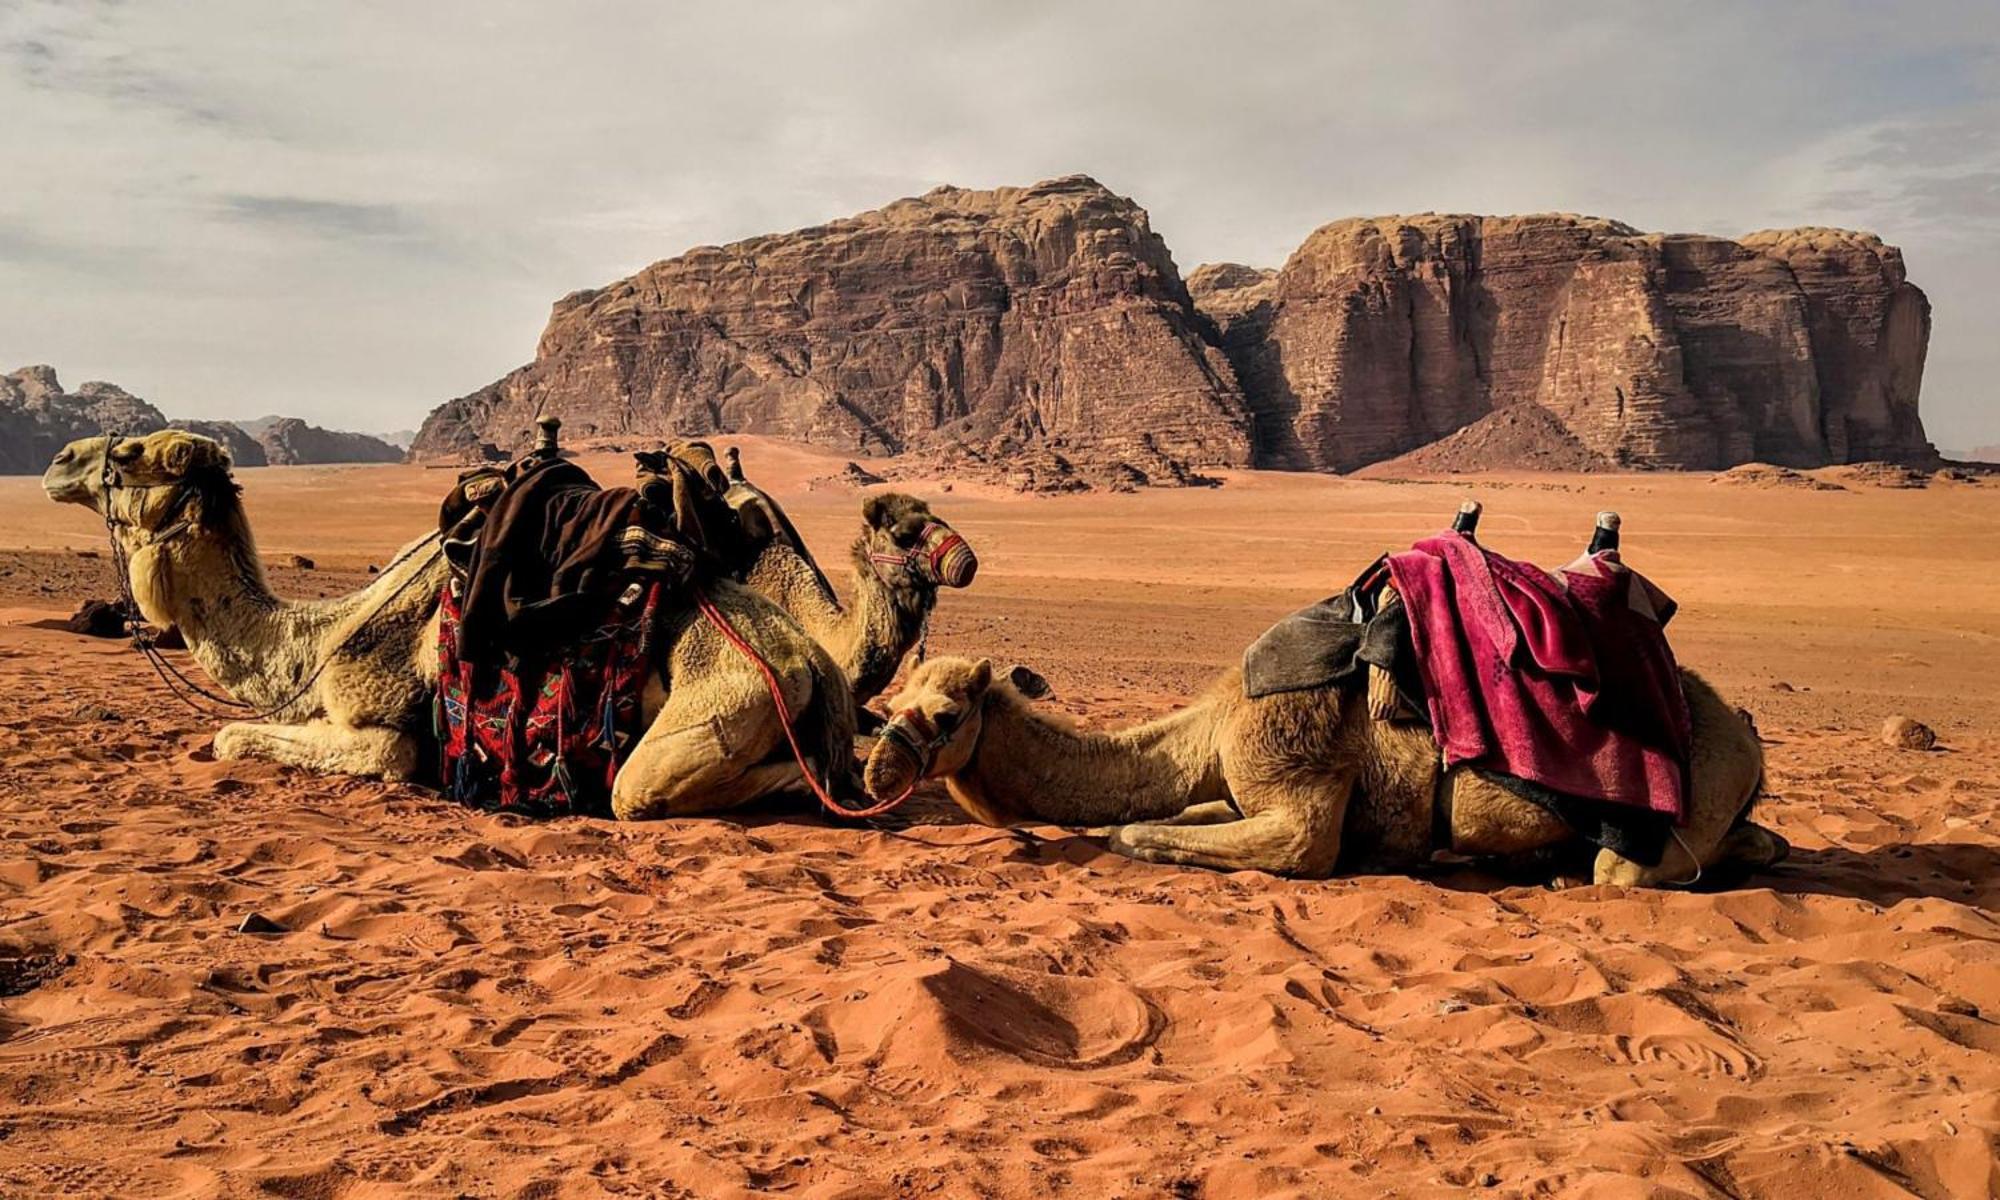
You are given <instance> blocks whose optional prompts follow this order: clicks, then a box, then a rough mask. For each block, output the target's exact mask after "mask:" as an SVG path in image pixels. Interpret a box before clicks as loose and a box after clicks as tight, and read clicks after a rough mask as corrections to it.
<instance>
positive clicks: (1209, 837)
mask: <svg viewBox="0 0 2000 1200" xmlns="http://www.w3.org/2000/svg"><path fill="white" fill-rule="evenodd" d="M1681 678H1682V683H1683V686H1684V688H1685V690H1686V693H1687V698H1688V706H1689V708H1690V710H1691V711H1692V715H1693V718H1694V753H1693V761H1692V763H1691V767H1690V769H1691V772H1692V775H1691V780H1690V784H1691V786H1690V789H1689V790H1690V801H1689V813H1688V820H1687V823H1686V824H1685V825H1683V826H1681V827H1680V828H1679V829H1678V830H1676V838H1675V840H1674V841H1672V842H1670V843H1669V845H1668V848H1667V853H1666V855H1665V857H1664V858H1663V860H1662V861H1661V863H1660V865H1658V866H1657V867H1647V866H1642V865H1641V864H1639V863H1636V862H1632V861H1630V860H1628V859H1625V858H1623V857H1621V856H1619V855H1617V854H1614V853H1612V852H1611V851H1609V850H1603V851H1600V852H1599V853H1598V855H1597V861H1596V868H1595V872H1594V874H1595V879H1596V881H1597V882H1599V883H1620V884H1644V885H1655V886H1657V885H1663V884H1674V883H1685V882H1689V881H1691V880H1692V879H1693V878H1694V877H1695V876H1696V875H1697V874H1698V870H1697V867H1698V866H1699V867H1701V868H1707V867H1711V866H1714V865H1716V864H1718V863H1721V862H1724V861H1727V862H1730V863H1732V864H1737V865H1740V866H1743V867H1747V868H1757V867H1762V866H1768V865H1770V864H1771V863H1773V862H1776V861H1778V860H1779V859H1780V858H1782V857H1783V856H1784V853H1785V850H1786V847H1785V844H1784V842H1783V840H1782V839H1780V838H1779V837H1778V836H1777V835H1776V834H1773V833H1771V832H1770V831H1768V830H1766V829H1763V828H1762V827H1760V826H1757V825H1754V824H1751V823H1750V822H1749V820H1748V810H1749V806H1750V802H1751V800H1752V799H1753V798H1754V797H1755V796H1756V794H1757V788H1758V784H1759V781H1760V780H1761V779H1762V777H1763V767H1764V760H1763V751H1762V750H1761V749H1760V747H1759V746H1758V743H1757V737H1756V735H1755V733H1754V732H1753V731H1752V730H1751V728H1750V726H1749V724H1748V723H1747V722H1746V721H1745V720H1744V719H1743V717H1742V716H1740V715H1739V714H1738V713H1737V712H1736V711H1735V710H1734V709H1732V708H1731V707H1730V706H1729V705H1728V704H1727V703H1725V702H1724V701H1723V699H1722V698H1721V697H1720V696H1718V695H1717V694H1716V693H1715V690H1714V689H1713V688H1711V687H1709V686H1708V684H1707V683H1705V682H1703V681H1702V680H1701V679H1700V678H1699V677H1698V676H1696V675H1694V674H1693V673H1692V672H1688V671H1683V672H1682V673H1681ZM1047 694H1049V689H1048V684H1047V682H1046V681H1045V680H1043V679H1042V677H1041V676H1040V675H1037V674H1036V673H1035V672H1033V671H1031V670H1029V669H1027V668H1026V667H1015V668H1013V669H1012V670H1011V671H1010V672H1008V673H1007V675H1006V676H1005V677H1003V678H998V679H996V678H995V677H994V673H993V667H992V664H991V663H990V662H989V661H987V660H984V659H982V660H979V661H977V662H973V661H969V660H967V659H963V658H936V659H932V660H931V661H930V662H928V663H926V664H925V665H923V666H922V667H919V668H918V669H917V670H916V671H915V672H914V673H913V674H912V676H911V678H910V680H909V683H908V685H907V686H906V687H905V688H904V689H903V690H902V692H901V693H899V694H898V695H897V696H896V697H895V699H894V700H893V701H892V707H893V709H894V711H895V712H896V714H897V715H896V716H895V717H893V718H891V719H890V722H889V726H888V727H887V729H885V735H886V736H884V737H883V739H882V740H881V742H880V743H879V744H878V745H877V747H876V749H875V751H874V753H873V754H871V755H870V756H869V759H868V766H867V770H866V773H865V780H866V785H867V788H868V791H869V793H870V794H871V795H874V796H876V797H878V798H881V797H888V796H895V795H900V794H902V793H903V791H904V790H906V789H907V788H908V787H910V786H911V785H913V784H914V783H915V782H916V781H917V780H918V779H919V778H934V777H942V778H943V779H944V781H945V786H946V788H947V789H948V790H949V791H950V793H951V796H952V798H953V799H954V800H956V801H957V802H958V805H959V807H961V808H963V809H964V810H965V811H966V812H967V813H969V814H970V815H971V816H973V817H974V818H975V819H977V820H979V821H983V822H985V823H987V824H989V825H1013V824H1019V823H1024V822H1036V823H1043V824H1053V825H1068V826H1076V827H1093V826H1113V825H1115V826H1118V828H1116V829H1114V830H1113V831H1112V832H1111V834H1110V840H1109V845H1110V848H1111V849H1113V850H1115V851H1117V852H1118V853H1120V854H1124V855H1128V856H1130V857H1133V858H1140V859H1145V860H1147V861H1150V862H1169V863H1187V864H1192V865H1196V866H1204V867H1219V868H1222V869H1224V870H1241V869H1256V870H1264V871H1271V872H1275V873H1277V874H1281V875H1296V876H1304V877H1312V878H1318V877H1323V876H1326V875H1329V874H1331V873H1332V872H1333V871H1334V869H1335V868H1336V866H1342V867H1367V868H1371V869H1376V870H1406V869H1409V868H1410V867H1412V866H1415V865H1417V864H1421V863H1423V862H1426V861H1428V860H1429V859H1430V857H1431V853H1432V850H1433V844H1432V843H1433V832H1432V828H1433V825H1432V823H1433V806H1434V800H1433V795H1434V788H1435V784H1436V781H1437V771H1438V765H1437V764H1438V752H1437V747H1436V746H1435V745H1434V744H1433V743H1432V741H1431V735H1430V731H1429V730H1428V729H1426V728H1423V727H1422V726H1416V725H1406V724H1400V723H1393V722H1389V721H1381V720H1376V719H1375V718H1373V717H1371V716H1370V715H1369V711H1368V702H1367V697H1366V693H1365V691H1363V690H1362V689H1345V690H1338V691H1336V690H1317V691H1304V692H1284V693H1279V694H1277V695H1273V696H1267V697H1263V698H1261V699H1250V698H1247V697H1246V696H1245V695H1244V694H1243V680H1242V674H1241V672H1240V671H1237V670H1231V671H1228V672H1226V673H1224V674H1223V676H1222V677H1221V678H1219V679H1218V680H1216V681H1215V683H1214V684H1212V685H1211V686H1210V687H1209V689H1208V691H1207V692H1205V693H1204V694H1203V695H1202V696H1201V697H1200V698H1198V699H1196V700H1195V701H1194V702H1193V703H1192V704H1190V705H1188V706H1187V707H1186V708H1183V709H1181V710H1180V711H1179V712H1176V713H1173V714H1171V715H1170V716H1166V717H1162V718H1161V719H1159V720H1157V721H1152V722H1149V723H1147V724H1144V725H1140V726H1137V727H1135V728H1131V729H1126V730H1122V731H1120V732H1117V733H1098V732H1088V731H1084V730H1080V729H1078V728H1076V727H1075V726H1074V725H1072V724H1070V723H1069V722H1068V721H1066V720H1064V719H1063V718H1061V717H1059V716H1050V715H1045V714H1044V713H1042V712H1040V711H1037V710H1036V709H1035V708H1034V707H1033V705H1032V701H1033V700H1034V699H1036V698H1039V697H1041V696H1045V695H1047ZM1444 784H1445V788H1446V789H1447V792H1448V799H1449V808H1448V809H1447V811H1448V812H1449V813H1450V822H1449V824H1450V845H1449V846H1448V847H1439V848H1442V849H1449V850H1451V851H1453V852H1455V853H1457V854H1461V855H1468V856H1473V857H1487V856H1492V857H1506V856H1514V855H1523V854H1527V853H1529V852H1532V851H1538V850H1543V849H1547V848H1551V847H1557V846H1561V845H1563V844H1566V843H1573V842H1575V841H1576V835H1575V834H1574V833H1573V832H1572V831H1571V830H1570V829H1569V827H1568V826H1567V825H1565V824H1564V823H1563V822H1562V821H1561V820H1559V819H1558V818H1557V817H1555V816H1554V815H1553V814H1551V813H1550V812H1548V811H1547V810H1546V809H1543V808H1541V807H1539V806H1538V805H1535V804H1533V803H1531V802H1529V801H1527V800H1523V799H1521V798H1519V797H1517V796H1515V795H1514V794H1513V793H1512V792H1509V791H1507V790H1506V789H1505V788H1503V787H1501V786H1499V785H1498V784H1495V783H1491V782H1488V781H1487V780H1484V779H1482V778H1480V777H1479V776H1478V775H1476V774H1474V773H1473V772H1471V771H1469V770H1465V769H1460V768H1455V769H1453V770H1452V771H1451V772H1449V774H1448V775H1447V777H1446V779H1445V781H1444Z"/></svg>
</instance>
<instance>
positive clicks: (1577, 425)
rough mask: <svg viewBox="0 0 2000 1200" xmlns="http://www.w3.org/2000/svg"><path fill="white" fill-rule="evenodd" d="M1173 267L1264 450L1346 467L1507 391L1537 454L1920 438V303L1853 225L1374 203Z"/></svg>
mask: <svg viewBox="0 0 2000 1200" xmlns="http://www.w3.org/2000/svg"><path fill="white" fill-rule="evenodd" d="M1189 282H1190V289H1191V291H1192V293H1193V296H1194V299H1195V302H1196V304H1197V306H1198V307H1199V308H1200V309H1201V310H1202V312H1203V313H1204V315H1206V316H1207V317H1208V319H1209V321H1210V322H1211V326H1212V328H1213V331H1214V336H1215V338H1216V339H1217V341H1218V342H1219V344H1220V345H1222V347H1223V348H1224V350H1225V351H1226V352H1227V354H1228V356H1229V359H1230V361H1231V363H1232V364H1233V365H1234V367H1235V369H1236V374H1237V378H1238V380H1239V382H1240V384H1241V386H1242V388H1243V391H1244V394H1245V396H1246V400H1247V403H1248V404H1249V407H1250V410H1251V412H1252V414H1253V422H1254V424H1253V431H1254V440H1255V447H1256V458H1257V460H1258V462H1259V464H1260V465H1264V466H1271V467H1282V468H1292V469H1316V470H1342V471H1344V470H1351V469H1354V468H1356V467H1359V466H1363V465H1365V464H1368V463H1371V462H1378V461H1381V460H1383V459H1387V458H1391V457H1394V456H1396V455H1399V454H1403V453H1405V452H1407V451H1410V450H1412V449H1414V448H1416V447H1418V446H1423V445H1426V444H1428V443H1430V442H1433V441H1435V440H1437V439H1439V438H1441V437H1444V436H1445V435H1447V434H1449V433H1451V432H1453V431H1454V430H1457V429H1460V428H1462V427H1464V426H1467V425H1469V424H1471V423H1473V422H1475V421H1479V420H1481V419H1482V418H1485V417H1486V416H1487V415H1488V414H1489V413H1495V412H1498V411H1500V410H1504V409H1508V408H1511V407H1514V406H1517V405H1524V404H1533V405H1538V406H1540V407H1541V408H1543V409H1545V410H1547V411H1548V412H1549V413H1551V414H1553V415H1554V416H1555V417H1556V418H1557V419H1558V421H1559V423H1560V429H1559V430H1556V431H1555V435H1557V436H1556V440H1555V441H1553V442H1551V443H1550V445H1549V454H1550V456H1551V457H1552V458H1554V459H1562V460H1567V459H1569V458H1574V457H1575V452H1574V451H1573V450H1572V449H1571V448H1570V447H1568V446H1567V445H1564V444H1562V443H1563V441H1564V440H1565V439H1573V440H1574V441H1575V442H1576V443H1578V444H1579V445H1580V446H1581V447H1582V449H1583V451H1585V452H1587V453H1588V454H1590V455H1600V456H1603V457H1604V458H1605V459H1607V460H1609V461H1611V462H1613V463H1616V464H1621V465H1633V466H1653V467H1687V468H1715V467H1723V466H1728V465H1731V464H1734V463H1740V462H1747V461H1753V460H1754V461H1766V462H1775V463H1782V464H1787V465H1793V466H1817V465H1823V464H1826V463H1830V462H1846V461H1853V460H1856V459H1860V458H1873V459H1881V458H1891V459H1897V460H1923V461H1930V460H1931V459H1933V458H1934V457H1935V452H1934V451H1933V450H1932V448H1931V447H1930V445H1929V443H1928V442H1926V441H1925V439H1924V434H1923V426H1922V423H1921V421H1920V420H1919V419H1918V416H1917V406H1916V401H1917V387H1918V384H1919V382H1920V381H1921V377H1922V372H1923V359H1924V347H1925V344H1926V341H1927V339H1928V335H1929V323H1930V322H1929V307H1928V304H1927V302H1926V301H1925V299H1924V296H1923V293H1922V292H1920V291H1918V290H1917V289H1916V288H1915V287H1914V286H1913V285H1911V284H1909V283H1908V282H1907V280H1906V279H1905V278H1904V275H1903V264H1902V258H1901V255H1900V254H1899V253H1898V252H1897V251H1896V250H1895V249H1894V248H1892V247H1888V246H1884V245H1883V244H1882V243H1881V241H1880V240H1879V239H1877V238H1875V237H1873V236H1871V235H1868V234H1858V233H1846V232H1842V231H1835V230H1819V229H1810V230H1791V231H1784V232H1775V233H1764V234H1756V235H1752V236H1751V237H1748V238H1745V239H1743V240H1742V241H1740V242H1734V241H1729V240H1726V239H1723V238H1713V237H1702V236H1692V235H1660V234H1644V233H1641V232H1639V231H1638V230H1636V229H1633V228H1631V227H1630V226H1627V225H1621V224H1619V223H1617V222H1614V221H1606V220H1601V219H1597V218H1591V217H1576V216H1568V215H1544V216H1528V217H1479V216H1440V215H1436V214H1425V215H1422V216H1413V217H1380V218H1368V219H1356V220H1346V221H1337V222H1335V223H1333V224H1331V225H1327V226H1325V227H1323V228H1321V229H1320V230H1318V231H1317V232H1315V233H1314V234H1313V235H1312V236H1311V237H1309V238H1308V239H1307V240H1306V242H1305V244H1304V245H1302V246H1300V248H1299V249H1298V250H1297V251H1296V252H1295V253H1294V254H1293V255H1292V257H1291V259H1290V260H1289V261H1288V262H1287V263H1286V264H1285V266H1284V268H1283V269H1282V270H1280V271H1277V272H1275V273H1273V272H1260V271H1255V270H1253V269H1251V268H1245V267H1238V266H1235V265H1233V264H1220V265H1216V266H1210V267H1203V268H1201V269H1200V270H1198V271H1196V272H1195V273H1194V274H1193V275H1192V276H1190V280H1189ZM1541 424H1544V423H1542V422H1539V421H1538V422H1531V423H1528V424H1517V425H1514V426H1510V427H1508V428H1507V429H1506V430H1504V431H1498V432H1504V434H1505V436H1504V437H1498V435H1497V433H1496V438H1497V440H1496V439H1487V444H1489V445H1499V444H1502V443H1505V442H1507V440H1508V439H1514V440H1518V439H1520V438H1522V437H1525V436H1528V435H1529V434H1532V433H1533V432H1534V430H1535V429H1536V428H1537V427H1538V426H1540V425H1541ZM1521 465H1524V466H1525V465H1528V464H1527V463H1525V462H1524V463H1523V464H1521Z"/></svg>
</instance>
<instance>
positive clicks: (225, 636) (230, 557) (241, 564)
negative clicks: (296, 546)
mask: <svg viewBox="0 0 2000 1200" xmlns="http://www.w3.org/2000/svg"><path fill="white" fill-rule="evenodd" d="M229 524H235V522H225V523H224V528H222V529H215V528H206V527H203V528H195V529H192V530H189V531H188V532H187V533H185V534H182V535H181V536H178V537H174V538H171V539H169V540H167V541H164V542H157V543H154V542H148V541H147V540H146V539H144V538H143V537H132V536H128V537H127V543H126V551H127V557H128V559H129V571H130V578H131V585H132V595H133V598H134V599H135V600H137V601H138V603H139V611H140V614H141V615H142V616H144V617H145V618H146V619H147V620H148V621H150V622H152V623H153V624H155V625H158V626H161V627H163V628H164V627H166V626H174V627H176V628H178V629H179V630H180V632H181V636H182V637H183V638H184V639H186V641H187V646H188V652H189V653H190V654H192V655H193V656H194V659H195V661H196V662H198V663H200V664H201V666H202V669H203V670H204V671H207V672H208V674H209V676H210V677H211V678H213V679H214V680H215V681H216V682H217V683H219V684H221V685H222V686H223V687H224V688H226V689H228V691H229V692H230V694H231V695H234V696H235V697H237V698H238V699H240V700H243V701H245V702H247V703H251V704H268V703H274V702H276V701H277V700H279V699H282V698H284V696H285V695H286V694H287V693H288V692H290V691H292V690H294V689H296V688H297V687H298V685H299V683H300V679H301V674H300V670H299V666H298V663H297V662H296V661H295V656H294V655H292V654H289V653H285V652H283V650H282V649H279V648H281V647H290V646H293V645H295V644H296V643H297V641H298V639H299V637H300V635H301V634H302V633H303V632H305V630H304V629H302V626H306V625H315V624H320V625H323V623H324V619H323V618H322V619H321V620H317V621H315V620H313V619H311V618H312V617H314V616H317V615H320V614H317V613H315V612H314V611H312V610H314V609H316V608H318V607H320V606H304V605H292V604H287V603H286V602H285V601H283V600H280V599H279V598H278V597H277V596H276V595H274V594H273V593H272V591H271V589H270V586H269V585H268V584H267V583H266V582H265V579H264V570H263V566H262V564H260V563H259V562H258V559H257V548H256V544H255V543H254V542H253V541H252V540H251V539H250V538H249V536H248V531H247V528H246V529H243V530H242V531H241V532H240V533H239V534H238V535H237V536H231V531H230V530H229V529H228V528H227V526H228V525H229Z"/></svg>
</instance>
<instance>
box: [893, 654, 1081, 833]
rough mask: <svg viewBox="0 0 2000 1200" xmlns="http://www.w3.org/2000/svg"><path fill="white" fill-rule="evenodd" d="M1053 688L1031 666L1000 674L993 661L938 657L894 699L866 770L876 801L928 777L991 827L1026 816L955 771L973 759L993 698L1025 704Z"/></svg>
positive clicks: (1016, 821) (904, 790)
mask: <svg viewBox="0 0 2000 1200" xmlns="http://www.w3.org/2000/svg"><path fill="white" fill-rule="evenodd" d="M1049 694H1050V688H1049V682H1048V680H1046V679H1043V678H1042V677H1041V676H1040V675H1038V674H1036V673H1035V672H1034V671H1031V670H1029V669H1028V668H1027V667H1020V666H1017V667H1011V668H1009V669H1008V670H1007V671H1005V672H1004V673H1002V674H998V675H996V674H995V672H994V669H993V662H992V660H991V659H985V658H982V659H978V660H976V661H975V660H973V659H967V658H951V657H940V658H933V659H931V660H930V661H928V662H926V663H924V664H923V665H921V666H919V667H918V668H917V669H916V670H915V671H914V672H912V673H911V675H910V679H909V682H908V683H907V684H906V685H904V687H903V690H902V691H900V692H898V693H897V694H896V696H895V698H894V699H893V700H891V701H890V702H889V703H890V708H891V709H892V711H894V713H895V715H894V716H892V717H890V718H889V720H888V722H887V724H885V725H883V727H882V733H881V737H880V738H879V739H878V740H877V741H876V743H875V749H874V752H873V753H871V754H869V756H868V765H867V767H866V768H865V770H864V771H863V774H862V785H863V786H864V787H866V788H867V789H868V794H869V795H870V796H873V797H874V798H876V799H877V800H887V799H890V798H892V797H895V796H900V795H902V794H904V793H905V792H907V791H908V790H909V789H910V788H912V787H914V786H915V785H916V784H917V783H919V782H921V781H923V780H925V779H938V778H942V779H944V780H946V784H947V786H948V787H949V788H950V790H951V795H952V799H954V800H956V801H958V804H959V807H961V808H963V809H965V811H966V812H967V813H968V814H970V815H971V816H972V817H973V818H974V819H976V820H979V821H982V822H984V823H986V824H988V825H1013V824H1017V823H1019V822H1020V821H1023V820H1025V819H1027V818H1026V816H1025V814H1022V813H1017V812H1014V811H1012V810H1011V809H1008V808H1006V807H1005V806H1002V805H998V804H996V803H994V802H993V801H992V800H991V799H990V798H989V797H986V796H984V795H980V794H975V793H974V792H973V791H972V790H971V789H969V788H964V787H960V786H958V785H957V784H956V783H955V782H954V781H953V779H952V777H953V776H955V775H957V774H958V773H959V772H961V771H963V770H965V769H966V767H968V766H969V765H971V763H972V760H973V758H974V756H975V755H976V754H977V753H978V751H979V739H980V735H981V734H982V733H983V732H984V731H985V724H986V715H987V712H988V710H989V708H990V706H991V705H994V704H1010V703H1011V704H1019V703H1022V702H1023V701H1029V700H1039V699H1041V698H1043V697H1044V696H1047V695H1049Z"/></svg>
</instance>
